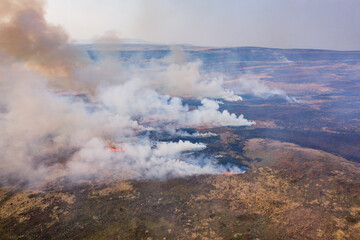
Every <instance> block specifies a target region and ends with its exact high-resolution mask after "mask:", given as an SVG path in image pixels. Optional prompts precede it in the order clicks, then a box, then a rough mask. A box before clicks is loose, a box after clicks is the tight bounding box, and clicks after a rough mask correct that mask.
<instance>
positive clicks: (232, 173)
mask: <svg viewBox="0 0 360 240" xmlns="http://www.w3.org/2000/svg"><path fill="white" fill-rule="evenodd" d="M234 174H238V173H236V172H224V173H220V175H234Z"/></svg>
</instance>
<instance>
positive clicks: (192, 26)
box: [46, 0, 360, 50]
mask: <svg viewBox="0 0 360 240" xmlns="http://www.w3.org/2000/svg"><path fill="white" fill-rule="evenodd" d="M46 9H47V12H48V13H47V19H48V20H49V21H50V22H52V23H56V24H60V25H62V26H63V27H64V28H65V29H66V30H67V31H68V33H69V34H70V35H71V37H72V38H73V39H80V40H87V39H93V38H94V37H95V36H99V35H102V34H103V33H104V32H106V31H117V32H118V33H119V35H120V37H121V38H139V39H143V40H147V41H151V42H159V43H169V44H176V43H189V44H195V45H207V46H264V47H280V48H321V49H339V50H360V0H222V1H221V0H48V3H47V8H46Z"/></svg>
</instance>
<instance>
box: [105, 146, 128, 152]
mask: <svg viewBox="0 0 360 240" xmlns="http://www.w3.org/2000/svg"><path fill="white" fill-rule="evenodd" d="M105 149H106V150H109V151H112V152H124V151H125V149H124V148H119V147H105Z"/></svg>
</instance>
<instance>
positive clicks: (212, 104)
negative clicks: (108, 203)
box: [0, 0, 254, 180]
mask: <svg viewBox="0 0 360 240" xmlns="http://www.w3.org/2000/svg"><path fill="white" fill-rule="evenodd" d="M21 3H22V2H21V1H7V0H4V1H2V3H1V4H0V12H1V11H2V10H3V9H4V8H6V7H11V9H12V12H11V13H9V14H8V16H7V18H6V21H5V20H3V19H0V22H1V21H2V20H3V21H2V22H1V24H0V34H1V33H4V35H2V37H0V40H1V41H0V57H1V59H0V106H2V108H1V109H3V110H1V111H0V159H1V162H0V175H1V176H7V177H10V176H11V177H16V178H20V179H27V180H40V179H44V178H54V177H58V176H99V177H106V176H109V175H111V176H115V175H116V176H118V177H119V178H124V179H134V178H160V179H164V178H167V177H171V176H188V175H194V174H214V173H221V172H224V171H228V170H230V171H232V172H241V170H240V169H239V168H236V167H230V168H231V169H229V167H228V166H221V165H218V164H217V163H216V161H215V160H214V159H211V158H205V157H194V156H193V155H191V154H189V152H193V151H201V150H203V149H204V148H205V147H206V146H205V145H204V144H202V143H196V144H194V143H191V142H188V141H185V142H184V141H179V142H158V143H155V147H154V143H153V142H151V141H150V140H149V139H148V138H147V137H146V136H140V135H138V134H137V132H138V131H142V130H144V129H154V130H162V129H172V131H176V130H175V129H176V128H178V127H197V126H249V125H252V124H254V122H252V121H248V120H246V119H245V118H244V116H243V115H240V116H237V115H235V114H231V113H229V112H228V111H227V110H224V111H222V112H221V111H219V102H217V101H214V100H211V99H210V98H223V99H226V100H241V97H240V96H237V95H235V94H234V92H233V91H231V90H228V89H225V88H224V87H223V83H224V81H223V78H222V77H221V76H215V77H214V76H210V75H203V74H201V71H200V67H201V63H200V62H197V61H196V62H191V63H187V62H183V61H181V59H180V60H179V59H178V60H175V61H173V60H172V61H173V62H170V63H169V62H168V61H170V60H168V59H164V60H162V61H165V62H167V63H168V64H166V65H162V64H160V63H152V64H150V65H149V66H147V67H145V68H144V67H139V66H125V65H122V64H121V63H119V62H117V61H115V60H113V59H109V58H108V59H105V60H104V61H101V62H95V63H90V61H89V60H88V59H86V58H85V57H81V56H79V52H78V51H77V50H74V52H72V49H73V48H72V47H71V46H70V45H68V43H67V41H68V37H67V35H66V34H65V32H64V31H63V30H62V29H61V28H60V27H57V26H52V25H49V24H48V23H46V21H45V20H44V17H43V10H42V1H36V0H34V1H32V0H28V1H26V3H28V4H25V5H24V4H21ZM27 21H30V22H31V21H32V22H31V23H32V24H26V22H27ZM32 31H34V33H33V32H32ZM6 36H9V37H12V38H11V39H15V40H16V38H17V37H21V41H15V40H14V41H13V42H9V41H10V40H9V39H10V38H9V39H7V38H6ZM10 45H11V46H10ZM29 46H33V48H31V47H29ZM79 90H81V91H82V92H83V91H85V93H86V95H84V96H85V97H87V98H88V99H87V100H86V101H84V100H81V99H79V98H78V97H76V93H77V91H79ZM187 95H191V96H193V97H195V98H198V99H201V105H200V106H199V107H198V108H196V109H190V108H189V106H187V105H185V104H183V102H182V98H181V97H184V96H187ZM109 142H114V143H118V144H121V146H122V148H123V149H124V151H116V152H111V151H109V150H107V149H106V146H108V145H109Z"/></svg>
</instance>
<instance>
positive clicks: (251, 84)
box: [233, 74, 298, 103]
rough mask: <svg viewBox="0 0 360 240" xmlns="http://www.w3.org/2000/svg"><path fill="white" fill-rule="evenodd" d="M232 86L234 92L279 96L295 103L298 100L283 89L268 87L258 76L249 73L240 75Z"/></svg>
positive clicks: (260, 95)
mask: <svg viewBox="0 0 360 240" xmlns="http://www.w3.org/2000/svg"><path fill="white" fill-rule="evenodd" d="M233 87H234V88H236V92H237V93H238V94H242V95H245V94H246V95H252V96H255V97H260V98H264V99H267V98H270V97H274V96H277V97H281V98H283V99H285V100H286V101H288V102H290V103H296V102H298V100H297V99H296V98H294V97H291V96H288V95H287V94H286V92H285V91H283V90H281V89H276V88H270V87H269V86H268V85H266V84H265V83H264V82H263V81H261V80H260V79H259V78H258V77H256V76H253V75H251V74H244V75H243V76H241V77H240V78H239V79H238V80H237V81H236V82H235V83H234V84H233Z"/></svg>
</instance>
